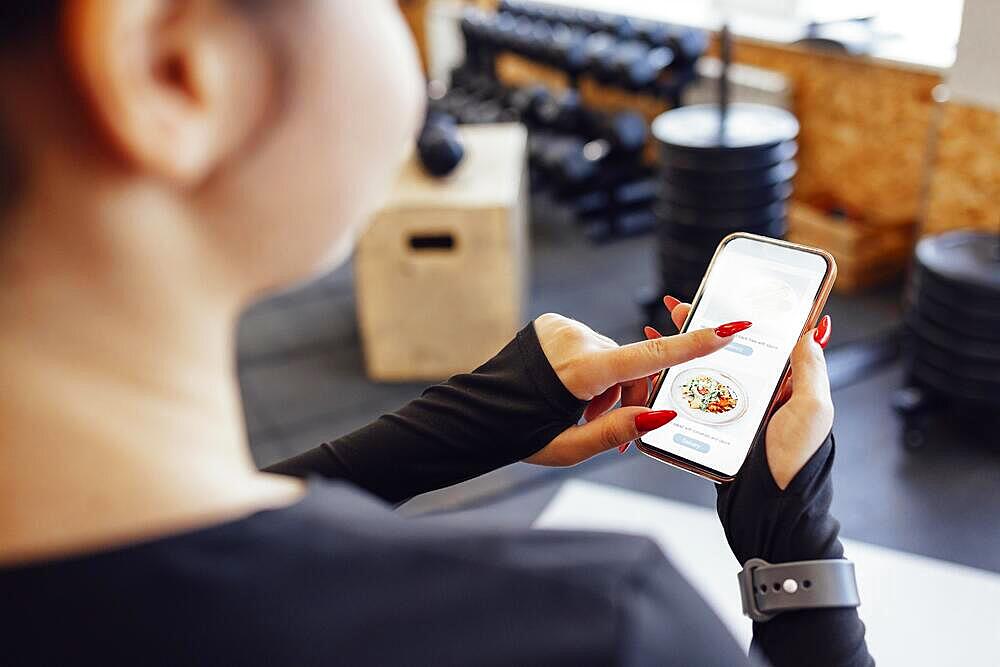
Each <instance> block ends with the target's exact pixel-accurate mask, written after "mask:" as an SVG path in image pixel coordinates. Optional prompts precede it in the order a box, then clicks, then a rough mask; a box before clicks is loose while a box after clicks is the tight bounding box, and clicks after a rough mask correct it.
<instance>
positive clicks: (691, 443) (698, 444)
mask: <svg viewBox="0 0 1000 667" xmlns="http://www.w3.org/2000/svg"><path fill="white" fill-rule="evenodd" d="M674 442H676V443H677V444H678V445H684V446H685V447H690V448H691V449H694V450H697V451H699V452H702V453H705V452H707V451H708V450H709V449H711V447H709V445H708V443H705V442H702V441H701V440H695V439H694V438H690V437H688V436H686V435H684V434H683V433H674Z"/></svg>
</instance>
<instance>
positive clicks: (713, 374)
mask: <svg viewBox="0 0 1000 667" xmlns="http://www.w3.org/2000/svg"><path fill="white" fill-rule="evenodd" d="M825 274H826V262H825V261H824V259H823V258H822V257H820V256H819V255H815V254H812V253H807V252H802V251H798V250H794V249H791V248H785V247H782V246H776V245H772V244H767V243H761V242H758V241H753V240H750V239H743V238H737V239H733V240H732V241H730V242H729V243H727V244H726V245H725V247H724V248H723V249H722V251H721V252H720V254H719V256H718V258H717V259H716V262H715V265H714V266H713V267H712V270H711V273H710V275H709V277H708V281H707V283H706V284H705V289H704V291H703V293H702V297H701V301H700V302H699V304H698V307H697V309H696V310H695V312H694V314H693V315H692V319H691V321H690V322H689V323H688V330H689V331H693V330H695V329H701V328H704V327H716V326H718V325H720V324H724V323H726V322H733V321H736V320H750V321H751V322H753V326H752V327H751V328H749V329H747V330H746V331H743V332H740V333H738V334H736V335H735V336H733V340H732V342H731V343H730V344H729V345H727V346H726V347H724V348H723V349H721V350H718V351H717V352H714V353H712V354H710V355H708V356H706V357H701V358H699V359H694V360H692V361H689V362H686V363H683V364H680V365H678V366H674V367H673V368H671V369H669V370H668V371H667V375H666V378H665V379H664V381H663V384H662V385H661V388H660V391H659V394H658V395H657V397H656V400H655V402H654V404H653V409H655V410H667V409H669V410H675V411H676V412H677V417H676V418H675V419H674V420H673V421H671V422H670V423H669V424H667V425H666V426H664V427H662V428H659V429H657V430H655V431H653V432H651V433H648V434H646V435H644V436H643V438H642V440H643V442H645V443H646V444H648V445H651V446H653V447H656V448H658V449H662V450H664V451H666V452H669V453H671V454H675V455H677V456H680V457H682V458H685V459H687V460H689V461H693V462H694V463H698V464H700V465H703V466H707V467H708V468H711V469H713V470H717V471H719V472H721V473H723V474H724V475H735V474H736V472H737V471H738V470H739V468H740V466H741V465H742V464H743V460H744V459H745V458H746V454H747V451H748V450H749V449H750V445H751V444H752V442H753V437H754V435H755V434H756V432H757V428H758V427H759V426H760V423H761V421H762V420H763V418H764V414H765V413H766V412H767V408H768V405H769V404H770V401H771V397H772V395H773V393H774V389H775V387H776V386H777V384H778V380H779V379H780V376H781V374H782V372H783V371H784V369H785V363H786V362H787V360H788V357H789V355H790V354H791V352H792V348H793V347H794V346H795V343H796V341H797V340H798V337H799V333H800V332H801V331H802V328H803V327H804V326H805V323H806V318H807V317H808V316H809V311H810V310H811V309H812V304H813V301H814V299H815V297H816V293H817V291H818V290H819V287H820V284H821V283H822V282H823V277H824V276H825Z"/></svg>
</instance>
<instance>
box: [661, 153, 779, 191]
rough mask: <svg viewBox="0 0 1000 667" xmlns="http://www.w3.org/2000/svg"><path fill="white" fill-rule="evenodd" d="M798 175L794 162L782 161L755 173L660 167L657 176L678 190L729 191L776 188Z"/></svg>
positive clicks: (747, 170) (750, 170)
mask: <svg viewBox="0 0 1000 667" xmlns="http://www.w3.org/2000/svg"><path fill="white" fill-rule="evenodd" d="M797 171H798V165H797V164H796V163H795V161H794V160H785V161H784V162H779V163H778V164H775V165H769V166H766V167H761V168H758V169H738V170H733V171H723V172H718V171H697V170H695V169H675V168H673V167H661V168H660V176H661V178H662V179H663V180H664V181H665V182H667V183H671V184H673V185H675V186H677V187H679V188H688V189H693V190H727V191H728V190H747V189H753V188H762V187H767V186H771V185H777V184H778V183H781V182H783V181H790V180H791V179H792V178H793V177H794V176H795V174H796V172H797Z"/></svg>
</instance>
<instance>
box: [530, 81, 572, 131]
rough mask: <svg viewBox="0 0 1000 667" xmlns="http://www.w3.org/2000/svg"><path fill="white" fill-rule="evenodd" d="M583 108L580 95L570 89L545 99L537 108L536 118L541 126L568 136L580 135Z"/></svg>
mask: <svg viewBox="0 0 1000 667" xmlns="http://www.w3.org/2000/svg"><path fill="white" fill-rule="evenodd" d="M582 114H583V106H582V104H581V102H580V93H578V92H577V91H576V90H574V89H572V88H570V89H567V90H564V91H562V92H561V93H559V94H558V95H556V96H552V97H549V98H548V99H544V100H543V101H542V102H541V103H540V104H539V105H538V107H537V110H536V118H537V119H538V122H539V124H541V125H544V126H545V127H547V128H549V129H551V130H554V131H556V132H563V133H566V134H579V133H580V132H581V129H582V128H581V121H582V117H583V116H582Z"/></svg>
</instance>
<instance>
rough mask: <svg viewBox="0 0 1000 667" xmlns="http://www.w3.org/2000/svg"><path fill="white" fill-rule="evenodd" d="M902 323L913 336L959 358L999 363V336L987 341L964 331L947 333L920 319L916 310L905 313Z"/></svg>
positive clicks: (932, 323) (926, 320) (924, 319)
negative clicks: (948, 351) (949, 351)
mask: <svg viewBox="0 0 1000 667" xmlns="http://www.w3.org/2000/svg"><path fill="white" fill-rule="evenodd" d="M904 321H905V322H906V325H907V326H908V327H909V328H910V329H911V330H912V332H913V335H914V336H916V337H917V338H919V339H921V340H922V341H926V342H927V343H928V344H931V345H935V346H937V347H939V348H941V349H943V350H952V351H954V353H955V354H956V355H957V356H960V357H968V358H971V359H978V360H980V361H993V362H996V363H1000V334H997V333H993V340H989V339H983V338H977V337H972V336H967V335H966V334H965V332H964V331H962V332H955V331H949V330H947V329H945V328H942V327H939V326H938V325H937V324H935V323H934V322H932V321H931V320H928V319H926V318H924V317H921V316H920V314H919V313H918V312H917V311H916V310H909V311H907V312H906V314H905V315H904ZM977 333H978V332H977Z"/></svg>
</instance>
